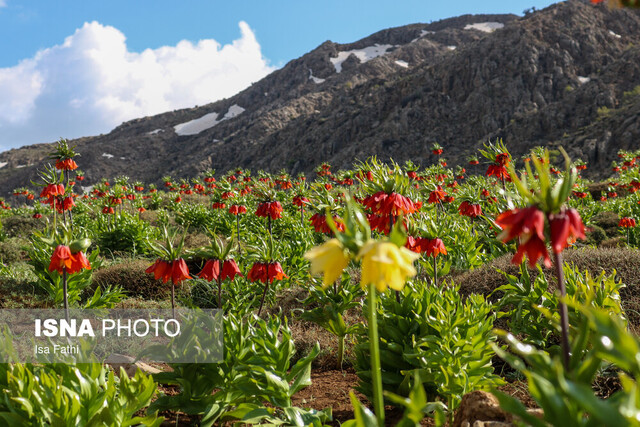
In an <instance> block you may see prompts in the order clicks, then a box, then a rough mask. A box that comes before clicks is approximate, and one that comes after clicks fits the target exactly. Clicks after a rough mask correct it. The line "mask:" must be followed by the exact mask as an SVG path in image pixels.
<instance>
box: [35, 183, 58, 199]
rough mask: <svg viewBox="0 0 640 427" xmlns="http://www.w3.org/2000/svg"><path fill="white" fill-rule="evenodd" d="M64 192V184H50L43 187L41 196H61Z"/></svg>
mask: <svg viewBox="0 0 640 427" xmlns="http://www.w3.org/2000/svg"><path fill="white" fill-rule="evenodd" d="M63 194H64V185H62V184H49V185H47V186H46V187H44V188H43V189H42V192H41V193H40V197H49V196H61V195H63Z"/></svg>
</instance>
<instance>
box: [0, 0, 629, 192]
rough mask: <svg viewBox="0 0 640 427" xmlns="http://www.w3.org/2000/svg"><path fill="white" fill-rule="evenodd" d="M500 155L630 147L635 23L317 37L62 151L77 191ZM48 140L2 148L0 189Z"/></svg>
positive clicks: (549, 20)
mask: <svg viewBox="0 0 640 427" xmlns="http://www.w3.org/2000/svg"><path fill="white" fill-rule="evenodd" d="M496 138H503V140H504V141H505V143H506V144H507V146H508V147H509V149H510V150H511V152H512V154H514V156H519V155H521V154H524V153H525V152H526V151H528V150H529V149H530V148H531V147H534V146H538V145H543V146H549V147H555V146H558V145H562V146H564V147H565V148H566V149H567V150H568V151H569V154H570V155H571V156H572V157H573V158H582V159H583V160H585V161H587V162H588V163H589V165H590V167H589V169H588V170H589V171H590V173H591V174H592V175H593V176H595V175H598V174H603V173H606V172H608V170H609V167H610V163H611V161H612V160H614V159H615V158H616V153H617V150H619V149H634V148H638V146H639V144H638V141H639V140H640V13H638V12H634V11H630V10H626V9H625V10H612V9H609V8H607V7H604V6H600V5H599V6H594V5H591V4H590V2H589V1H586V0H569V1H566V2H562V3H558V4H555V5H552V6H550V7H548V8H546V9H543V10H539V11H534V12H531V13H527V14H526V15H525V16H524V17H518V16H515V15H465V16H460V17H457V18H451V19H446V20H443V21H438V22H433V23H429V24H412V25H407V26H404V27H398V28H391V29H387V30H383V31H380V32H378V33H375V34H372V35H371V36H369V37H366V38H364V39H362V40H359V41H357V42H354V43H351V44H337V43H333V42H331V41H327V42H325V43H323V44H322V45H320V46H318V47H317V48H316V49H314V50H313V51H311V52H309V53H307V54H306V55H304V56H302V57H301V58H298V59H295V60H293V61H291V62H289V63H288V64H287V65H286V66H284V67H283V68H281V69H279V70H277V71H275V72H273V73H272V74H270V75H269V76H267V77H265V78H264V79H262V80H260V81H259V82H256V83H254V84H253V85H252V86H250V87H249V88H247V89H245V90H244V91H242V92H240V93H239V94H237V95H235V96H233V97H231V98H229V99H224V100H221V101H218V102H215V103H212V104H208V105H204V106H198V107H194V108H190V109H184V110H176V111H171V112H167V113H164V114H160V115H157V116H153V117H144V118H140V119H136V120H132V121H129V122H126V123H123V124H122V125H120V126H118V127H117V128H115V129H114V130H113V131H112V132H110V133H109V134H106V135H99V136H93V137H85V138H80V139H77V140H74V141H72V143H73V144H76V145H77V149H76V150H77V151H78V152H79V153H80V154H81V156H82V157H81V158H80V159H79V164H80V165H81V168H82V169H83V170H84V171H85V172H86V177H87V179H86V180H85V183H87V184H85V185H91V184H92V183H94V182H95V181H96V180H98V179H100V178H102V177H112V176H117V175H127V176H129V177H131V178H133V179H136V180H142V181H146V182H158V181H159V180H160V179H161V177H163V176H165V175H172V176H176V177H189V176H195V175H197V174H198V173H200V172H202V171H205V170H208V169H212V168H213V169H216V170H217V171H218V172H221V173H222V172H224V171H226V170H228V169H232V168H235V167H238V166H239V167H247V168H250V169H252V170H258V169H264V170H268V171H278V170H280V169H283V168H284V169H287V170H288V171H289V172H291V173H299V172H305V173H308V172H310V171H312V170H313V169H314V168H315V167H316V166H317V165H318V164H319V163H320V162H322V161H328V162H330V163H331V164H332V165H334V168H336V169H338V168H341V167H345V168H346V167H349V166H351V165H352V164H353V162H354V160H356V159H365V158H367V157H368V156H371V155H377V156H378V157H379V158H381V159H387V158H393V159H394V160H396V161H399V162H403V161H405V160H408V159H411V160H412V161H413V162H414V163H417V164H420V165H423V166H428V165H430V164H432V163H433V162H434V161H435V159H434V158H433V156H432V155H431V152H430V150H429V146H430V145H431V143H433V142H436V141H437V142H438V143H440V145H442V146H443V147H444V149H445V156H446V158H447V159H448V161H449V163H450V164H454V165H455V164H466V158H467V156H468V155H469V154H472V153H475V151H476V150H477V149H478V148H479V147H482V145H483V143H484V142H486V141H488V140H495V139H496ZM49 151H51V145H50V144H37V145H32V146H27V147H22V148H19V149H13V150H9V151H6V152H4V153H1V154H0V165H3V166H2V167H1V168H0V192H1V193H2V194H6V192H8V191H11V190H12V189H13V188H15V187H18V186H22V185H25V184H26V183H27V182H29V180H30V179H35V177H36V172H37V168H38V167H41V166H42V164H43V163H44V162H46V155H47V153H48V152H49Z"/></svg>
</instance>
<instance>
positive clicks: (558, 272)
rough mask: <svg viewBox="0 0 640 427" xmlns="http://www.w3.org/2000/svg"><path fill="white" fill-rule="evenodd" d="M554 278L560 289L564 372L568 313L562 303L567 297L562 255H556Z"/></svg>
mask: <svg viewBox="0 0 640 427" xmlns="http://www.w3.org/2000/svg"><path fill="white" fill-rule="evenodd" d="M554 256H555V263H556V276H557V277H558V287H559V288H560V298H561V301H560V306H559V309H560V329H561V333H562V337H561V343H562V361H563V363H564V368H565V370H567V371H568V370H569V353H570V348H569V313H568V310H567V304H566V303H565V302H564V298H565V297H566V296H567V288H566V286H565V283H564V271H563V270H562V253H556V254H554Z"/></svg>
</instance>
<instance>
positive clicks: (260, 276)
mask: <svg viewBox="0 0 640 427" xmlns="http://www.w3.org/2000/svg"><path fill="white" fill-rule="evenodd" d="M247 279H249V280H250V281H251V282H256V281H258V280H259V281H261V282H262V283H266V282H267V280H268V276H267V264H265V263H262V262H256V263H254V264H253V265H252V266H251V269H250V270H249V273H247Z"/></svg>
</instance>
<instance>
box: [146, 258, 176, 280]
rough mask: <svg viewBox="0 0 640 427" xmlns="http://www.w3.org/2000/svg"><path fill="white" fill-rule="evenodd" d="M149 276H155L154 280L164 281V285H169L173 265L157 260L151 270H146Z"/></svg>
mask: <svg viewBox="0 0 640 427" xmlns="http://www.w3.org/2000/svg"><path fill="white" fill-rule="evenodd" d="M145 272H146V273H148V274H153V278H154V279H156V280H158V279H160V280H162V283H167V282H168V281H169V279H171V263H169V262H167V261H165V260H163V259H157V260H156V261H155V262H154V263H153V264H152V265H151V266H150V267H149V268H147V269H146V270H145Z"/></svg>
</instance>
